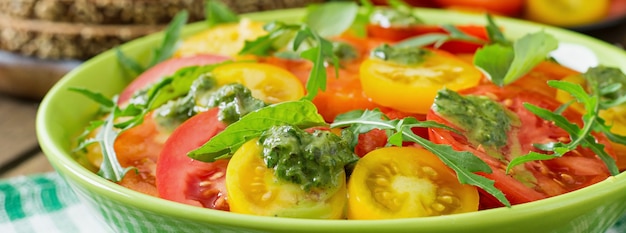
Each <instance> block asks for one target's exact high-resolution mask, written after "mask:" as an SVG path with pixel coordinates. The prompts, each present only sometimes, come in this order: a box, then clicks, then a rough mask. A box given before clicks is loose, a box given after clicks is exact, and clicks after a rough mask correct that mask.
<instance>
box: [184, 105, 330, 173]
mask: <svg viewBox="0 0 626 233" xmlns="http://www.w3.org/2000/svg"><path fill="white" fill-rule="evenodd" d="M276 125H294V126H296V127H299V128H309V127H313V126H323V125H326V123H325V122H324V118H323V117H322V116H321V115H319V114H318V113H317V108H316V107H315V105H314V104H313V103H311V102H310V101H307V100H300V101H290V102H283V103H278V104H274V105H270V106H267V107H264V108H261V109H259V110H257V111H254V112H251V113H248V114H247V115H245V116H244V117H242V118H241V119H239V121H237V122H234V123H232V124H230V125H229V126H228V127H226V129H224V131H222V132H221V133H219V134H217V135H215V136H214V137H213V138H211V140H209V141H208V142H206V143H205V144H204V145H202V146H201V147H200V148H198V149H195V150H193V151H191V152H189V153H188V154H187V155H188V156H189V157H191V158H193V159H195V160H200V161H204V162H212V161H215V160H217V159H223V158H229V157H230V156H232V154H233V153H234V152H235V151H236V150H237V149H238V148H239V147H241V145H242V144H244V143H245V142H246V141H248V140H250V139H252V138H255V137H258V136H260V135H261V133H263V132H264V131H266V130H267V129H269V128H271V127H273V126H276Z"/></svg>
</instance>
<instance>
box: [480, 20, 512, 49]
mask: <svg viewBox="0 0 626 233" xmlns="http://www.w3.org/2000/svg"><path fill="white" fill-rule="evenodd" d="M485 28H486V29H487V36H488V37H489V42H490V43H491V44H500V45H504V46H510V45H512V44H511V41H509V40H507V39H506V37H504V33H502V31H501V30H500V27H498V25H496V22H495V21H494V20H493V17H492V16H491V14H487V26H486V27H485Z"/></svg>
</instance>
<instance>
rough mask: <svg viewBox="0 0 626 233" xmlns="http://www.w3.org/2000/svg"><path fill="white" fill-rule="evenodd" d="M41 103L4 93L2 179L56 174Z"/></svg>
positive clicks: (624, 27) (621, 32)
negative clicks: (39, 122)
mask: <svg viewBox="0 0 626 233" xmlns="http://www.w3.org/2000/svg"><path fill="white" fill-rule="evenodd" d="M586 33H587V34H589V35H590V36H594V37H596V38H599V39H602V40H605V41H607V42H609V43H611V44H614V45H616V46H617V47H623V46H624V45H626V23H622V24H619V25H615V26H612V27H609V28H603V29H598V30H594V31H588V32H586ZM0 78H2V77H0ZM38 103H39V102H38V101H36V100H28V99H23V98H17V97H12V96H9V95H6V94H1V93H0V178H8V177H13V176H18V175H27V174H34V173H41V172H48V171H52V167H51V166H50V164H49V163H48V161H47V160H46V157H45V155H44V154H43V153H42V152H41V150H40V148H39V145H38V143H37V138H36V134H35V116H36V113H37V107H38Z"/></svg>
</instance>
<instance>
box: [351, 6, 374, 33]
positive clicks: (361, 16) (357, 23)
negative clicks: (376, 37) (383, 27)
mask: <svg viewBox="0 0 626 233" xmlns="http://www.w3.org/2000/svg"><path fill="white" fill-rule="evenodd" d="M359 2H360V3H361V7H360V8H359V11H358V13H357V15H356V17H355V18H354V22H352V26H350V29H349V31H350V32H352V33H353V34H354V35H356V36H359V37H366V36H367V25H368V24H369V23H370V16H371V15H372V12H374V4H372V3H371V2H370V1H368V0H360V1H359Z"/></svg>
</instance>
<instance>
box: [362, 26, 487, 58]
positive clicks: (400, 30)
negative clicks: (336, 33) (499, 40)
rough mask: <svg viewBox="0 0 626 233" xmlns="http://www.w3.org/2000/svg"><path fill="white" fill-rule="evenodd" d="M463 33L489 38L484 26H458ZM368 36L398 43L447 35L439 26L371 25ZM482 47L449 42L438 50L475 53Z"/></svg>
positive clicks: (463, 42) (462, 42)
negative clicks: (438, 34)
mask: <svg viewBox="0 0 626 233" xmlns="http://www.w3.org/2000/svg"><path fill="white" fill-rule="evenodd" d="M456 27H457V28H458V29H459V30H461V31H462V32H464V33H466V34H468V35H471V36H474V37H476V38H478V39H481V40H484V41H488V40H489V36H488V34H487V30H486V29H485V27H484V26H478V25H456ZM367 33H368V36H370V37H373V38H377V39H382V40H389V41H394V42H398V41H401V40H404V39H408V38H411V37H415V36H420V35H424V34H429V33H447V32H446V30H445V29H444V28H442V27H441V26H439V25H417V26H413V27H382V26H380V25H374V24H369V25H368V26H367ZM481 47H482V45H481V44H478V43H472V42H465V41H448V42H445V43H443V44H442V45H441V46H440V47H439V48H438V49H441V50H445V51H448V52H451V53H454V54H459V53H474V52H476V50H477V49H479V48H481Z"/></svg>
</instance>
